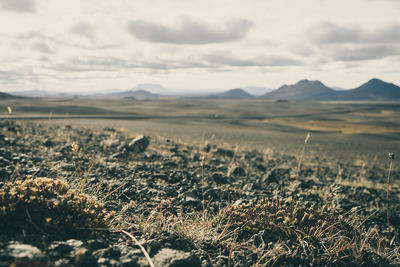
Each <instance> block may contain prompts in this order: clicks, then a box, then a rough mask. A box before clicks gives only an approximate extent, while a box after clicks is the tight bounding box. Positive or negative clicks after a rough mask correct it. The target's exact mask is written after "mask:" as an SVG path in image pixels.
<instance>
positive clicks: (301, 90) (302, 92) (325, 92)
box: [261, 80, 337, 100]
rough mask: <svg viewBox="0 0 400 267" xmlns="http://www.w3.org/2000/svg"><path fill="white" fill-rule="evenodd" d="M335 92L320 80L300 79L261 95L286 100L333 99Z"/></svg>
mask: <svg viewBox="0 0 400 267" xmlns="http://www.w3.org/2000/svg"><path fill="white" fill-rule="evenodd" d="M336 94H337V92H336V91H334V90H332V89H331V88H329V87H326V86H325V85H324V84H323V83H321V82H320V81H309V80H301V81H299V82H298V83H296V84H293V85H286V84H285V85H283V86H281V87H280V88H279V89H277V90H274V91H272V92H269V93H266V94H265V95H262V96H261V97H262V98H272V99H286V100H335V99H336V98H337V95H336Z"/></svg>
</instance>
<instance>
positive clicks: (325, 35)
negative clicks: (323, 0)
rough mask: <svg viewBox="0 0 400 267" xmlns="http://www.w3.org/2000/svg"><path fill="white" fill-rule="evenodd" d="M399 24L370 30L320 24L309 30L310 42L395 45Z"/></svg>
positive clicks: (399, 39)
mask: <svg viewBox="0 0 400 267" xmlns="http://www.w3.org/2000/svg"><path fill="white" fill-rule="evenodd" d="M399 29H400V22H394V23H391V24H388V25H386V26H384V27H381V28H378V29H375V30H371V29H365V28H361V27H359V26H346V27H344V26H340V25H337V24H333V23H330V22H325V23H322V24H320V25H318V26H316V27H313V28H312V29H310V30H309V32H308V35H309V37H310V38H311V40H313V41H315V42H317V43H321V44H328V43H396V42H400V30H399Z"/></svg>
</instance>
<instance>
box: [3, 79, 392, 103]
mask: <svg viewBox="0 0 400 267" xmlns="http://www.w3.org/2000/svg"><path fill="white" fill-rule="evenodd" d="M146 89H147V90H146ZM250 90H251V91H252V92H257V95H253V94H250V93H249V92H248V91H250ZM261 92H266V93H264V94H262V95H260V93H261ZM75 95H76V94H75ZM167 95H168V89H167V88H164V87H163V86H161V85H157V84H139V85H138V86H136V88H133V89H131V90H127V91H118V90H112V91H110V90H108V91H103V92H99V93H91V94H86V95H84V94H82V95H80V96H84V97H99V98H104V97H112V98H131V99H134V98H138V99H149V98H158V97H165V96H167ZM12 96H26V97H66V96H69V97H71V96H74V94H65V93H52V92H48V91H41V90H38V89H35V90H30V91H18V92H11V93H10V94H6V93H0V99H7V98H11V97H12ZM176 96H179V95H176ZM181 96H183V95H181ZM195 98H206V99H251V98H264V99H275V100H299V101H303V100H327V101H329V100H400V87H399V86H397V85H395V84H393V83H387V82H384V81H382V80H379V79H376V78H374V79H371V80H369V81H368V82H366V83H364V84H362V85H361V86H359V87H357V88H354V89H350V90H344V89H342V88H340V89H339V90H338V88H337V87H332V88H330V87H328V86H326V85H324V84H323V83H322V82H320V81H310V80H301V81H299V82H297V83H296V84H292V85H286V84H285V85H283V86H281V87H279V88H278V89H276V90H270V89H267V88H264V87H254V86H253V87H244V88H243V89H242V88H236V89H231V90H227V91H225V92H221V93H213V94H208V95H207V94H204V93H203V95H202V96H201V95H200V93H199V95H198V96H196V97H195Z"/></svg>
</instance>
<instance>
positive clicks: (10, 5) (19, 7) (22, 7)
mask: <svg viewBox="0 0 400 267" xmlns="http://www.w3.org/2000/svg"><path fill="white" fill-rule="evenodd" d="M0 6H1V7H2V8H3V9H5V10H10V11H15V12H26V13H33V12H35V11H36V0H0Z"/></svg>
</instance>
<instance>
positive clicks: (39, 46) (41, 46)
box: [32, 42, 54, 54]
mask: <svg viewBox="0 0 400 267" xmlns="http://www.w3.org/2000/svg"><path fill="white" fill-rule="evenodd" d="M32 48H33V49H34V50H37V51H39V52H42V53H46V54H51V53H53V52H54V51H53V49H52V48H51V47H50V46H49V45H47V44H46V43H43V42H37V43H34V44H33V46H32Z"/></svg>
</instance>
